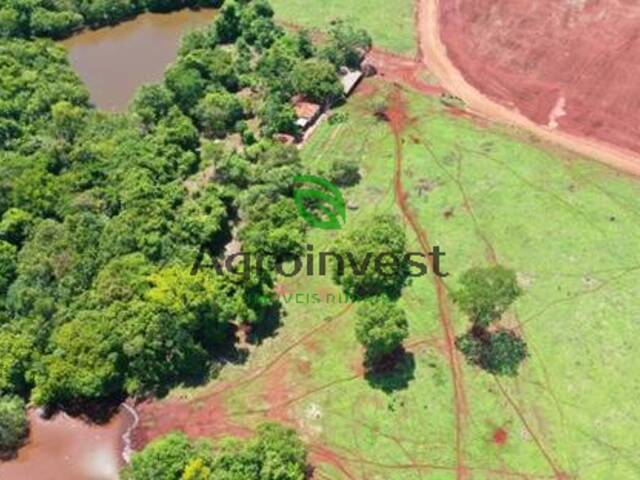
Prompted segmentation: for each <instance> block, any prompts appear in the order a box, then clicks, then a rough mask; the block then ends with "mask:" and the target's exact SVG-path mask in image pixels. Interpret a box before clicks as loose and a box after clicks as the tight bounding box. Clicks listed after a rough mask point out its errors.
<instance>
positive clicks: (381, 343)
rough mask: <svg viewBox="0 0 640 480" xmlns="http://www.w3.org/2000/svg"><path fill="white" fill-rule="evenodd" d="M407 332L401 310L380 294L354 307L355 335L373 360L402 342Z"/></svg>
mask: <svg viewBox="0 0 640 480" xmlns="http://www.w3.org/2000/svg"><path fill="white" fill-rule="evenodd" d="M408 336H409V323H408V322H407V317H406V315H405V312H404V310H402V308H400V307H399V306H398V305H397V304H396V303H395V302H393V301H392V300H390V299H389V298H388V297H386V296H384V295H382V296H379V297H374V298H369V299H367V300H365V301H363V302H362V303H361V304H360V305H359V306H358V310H357V311H356V338H357V339H358V341H359V342H360V343H361V344H362V345H363V346H364V347H365V349H366V358H367V360H368V361H369V362H371V363H373V364H375V363H377V362H379V361H380V360H382V359H384V358H385V357H386V356H388V355H390V354H391V353H393V352H394V351H396V350H397V349H398V348H399V347H401V346H402V342H403V341H404V340H405V339H406V338H407V337H408Z"/></svg>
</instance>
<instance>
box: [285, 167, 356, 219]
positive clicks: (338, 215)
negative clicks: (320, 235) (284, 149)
mask: <svg viewBox="0 0 640 480" xmlns="http://www.w3.org/2000/svg"><path fill="white" fill-rule="evenodd" d="M293 181H294V182H295V183H299V184H305V183H306V184H313V185H317V186H318V187H320V188H321V190H316V189H311V188H297V189H295V191H294V194H293V199H294V201H295V203H296V206H297V207H298V211H299V212H300V216H302V218H303V219H304V220H305V221H306V222H307V223H308V224H309V225H311V226H312V227H315V228H322V229H323V230H338V229H339V228H341V227H342V224H341V223H340V219H342V223H344V222H345V221H346V220H347V207H346V203H345V201H344V197H343V196H342V192H341V191H340V190H339V189H338V187H336V186H335V185H334V184H333V183H331V182H329V181H328V180H325V179H324V178H320V177H315V176H313V175H299V176H297V177H295V178H294V179H293Z"/></svg>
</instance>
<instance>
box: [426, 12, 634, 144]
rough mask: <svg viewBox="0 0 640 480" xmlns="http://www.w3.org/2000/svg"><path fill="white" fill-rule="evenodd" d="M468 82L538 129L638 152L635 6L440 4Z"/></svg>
mask: <svg viewBox="0 0 640 480" xmlns="http://www.w3.org/2000/svg"><path fill="white" fill-rule="evenodd" d="M439 4H440V11H439V17H440V18H439V23H440V34H441V38H442V41H443V43H444V44H445V46H446V47H447V53H448V56H449V58H450V59H451V61H452V62H453V64H454V65H455V66H456V67H457V68H458V69H459V70H460V71H461V72H462V74H463V75H464V77H465V79H466V80H467V81H468V82H469V83H470V84H471V85H473V86H474V87H476V88H477V89H478V90H480V91H481V92H483V93H484V94H486V95H487V96H488V97H490V98H491V99H493V100H496V101H498V102H499V103H501V104H503V105H505V106H508V107H512V108H516V109H517V110H519V111H520V112H521V113H522V114H523V115H525V116H526V117H528V118H529V119H530V120H532V121H534V122H535V123H537V124H539V125H545V126H548V127H549V128H560V129H562V130H564V131H566V132H569V133H572V134H577V135H584V136H587V137H592V138H596V139H598V140H602V141H605V142H608V143H611V144H614V145H617V146H619V147H624V148H628V149H630V150H633V151H635V152H640V82H638V81H637V79H638V77H639V76H640V3H638V2H634V1H630V0H562V1H559V0H539V1H536V2H531V1H530V0H440V2H439Z"/></svg>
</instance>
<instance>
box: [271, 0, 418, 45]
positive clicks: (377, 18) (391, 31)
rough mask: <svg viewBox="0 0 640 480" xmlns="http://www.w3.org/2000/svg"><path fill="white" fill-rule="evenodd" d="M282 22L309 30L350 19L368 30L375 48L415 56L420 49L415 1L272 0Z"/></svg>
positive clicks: (277, 15)
mask: <svg viewBox="0 0 640 480" xmlns="http://www.w3.org/2000/svg"><path fill="white" fill-rule="evenodd" d="M271 4H272V5H273V8H274V10H275V11H276V18H277V19H278V20H281V21H284V22H287V23H291V24H295V25H299V26H303V27H306V28H309V29H325V28H326V27H327V26H328V25H329V23H330V22H331V21H332V20H335V19H339V18H340V19H350V20H353V22H354V24H355V25H357V26H359V27H362V28H366V29H367V30H368V31H369V33H370V34H371V36H372V37H373V41H374V44H375V45H376V46H377V47H380V48H383V49H385V50H390V51H393V52H396V53H403V54H406V55H412V54H414V53H415V49H416V39H415V27H414V2H412V1H411V0H368V1H366V2H363V1H355V2H354V1H345V0H271Z"/></svg>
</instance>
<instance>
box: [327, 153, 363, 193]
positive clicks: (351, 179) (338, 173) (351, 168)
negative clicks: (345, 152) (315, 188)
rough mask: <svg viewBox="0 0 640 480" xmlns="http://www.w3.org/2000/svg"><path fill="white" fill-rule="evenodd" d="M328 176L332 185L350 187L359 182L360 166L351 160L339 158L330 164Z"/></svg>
mask: <svg viewBox="0 0 640 480" xmlns="http://www.w3.org/2000/svg"><path fill="white" fill-rule="evenodd" d="M329 175H330V178H331V181H332V182H333V183H334V184H336V185H338V186H340V187H351V186H353V185H355V184H356V183H358V182H359V181H360V165H359V164H358V162H357V161H356V160H354V159H353V158H340V159H337V160H334V161H333V163H332V164H331V171H330V172H329Z"/></svg>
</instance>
